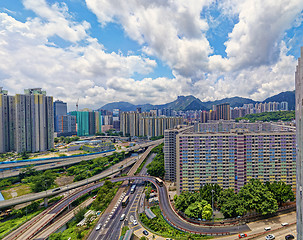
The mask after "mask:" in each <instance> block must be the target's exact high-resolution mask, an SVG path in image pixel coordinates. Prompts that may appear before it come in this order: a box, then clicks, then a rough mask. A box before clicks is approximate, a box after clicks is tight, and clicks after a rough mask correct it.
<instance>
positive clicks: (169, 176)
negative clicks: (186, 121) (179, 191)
mask: <svg viewBox="0 0 303 240" xmlns="http://www.w3.org/2000/svg"><path fill="white" fill-rule="evenodd" d="M192 130H193V126H180V127H179V128H174V129H167V130H165V131H164V149H163V152H164V169H165V176H164V177H165V180H167V181H172V182H176V162H177V156H176V137H177V135H178V134H179V133H184V132H190V131H192Z"/></svg>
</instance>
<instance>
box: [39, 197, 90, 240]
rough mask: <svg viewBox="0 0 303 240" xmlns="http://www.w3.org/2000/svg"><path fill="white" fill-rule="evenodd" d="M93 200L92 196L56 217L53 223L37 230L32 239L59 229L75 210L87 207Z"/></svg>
mask: <svg viewBox="0 0 303 240" xmlns="http://www.w3.org/2000/svg"><path fill="white" fill-rule="evenodd" d="M93 201H94V199H93V198H89V199H87V200H86V201H84V202H83V203H82V204H80V205H79V206H77V207H76V208H74V209H73V210H72V211H69V212H68V213H66V214H64V215H63V216H61V217H60V218H59V219H57V220H56V221H55V222H54V223H53V224H51V225H49V226H47V227H46V228H45V229H43V230H42V231H41V232H39V233H38V234H37V235H36V236H35V237H34V239H36V240H42V239H47V238H48V237H49V235H50V234H52V233H54V232H56V231H57V230H58V229H60V228H61V227H62V226H63V225H64V224H66V223H67V222H69V221H70V220H72V219H73V217H74V216H75V212H77V211H78V210H79V209H80V208H83V207H87V206H89V205H90V204H92V202H93Z"/></svg>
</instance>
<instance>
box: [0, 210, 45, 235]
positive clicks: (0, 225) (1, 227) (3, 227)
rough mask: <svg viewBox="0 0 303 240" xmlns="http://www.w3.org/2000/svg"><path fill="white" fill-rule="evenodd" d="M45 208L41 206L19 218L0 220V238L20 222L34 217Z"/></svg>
mask: <svg viewBox="0 0 303 240" xmlns="http://www.w3.org/2000/svg"><path fill="white" fill-rule="evenodd" d="M44 209H45V208H41V209H39V210H37V211H35V212H32V213H29V214H27V216H23V217H20V218H14V219H10V220H7V221H4V222H0V239H2V237H3V236H4V235H6V234H7V233H9V232H10V231H11V230H13V229H15V228H17V227H19V226H20V225H21V224H23V223H25V222H26V221H28V220H30V219H31V218H33V217H35V216H36V215H38V214H39V213H41V212H43V211H44Z"/></svg>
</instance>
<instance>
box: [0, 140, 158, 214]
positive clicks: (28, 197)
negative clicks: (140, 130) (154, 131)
mask: <svg viewBox="0 0 303 240" xmlns="http://www.w3.org/2000/svg"><path fill="white" fill-rule="evenodd" d="M161 140H162V139H161ZM153 143H155V141H154V142H153ZM160 143H161V141H160V142H159V141H158V142H156V144H154V145H152V146H149V148H148V149H147V150H146V151H145V152H144V153H143V154H142V155H141V156H140V158H139V161H138V163H137V166H136V167H139V165H140V164H141V162H142V161H143V160H144V159H145V158H146V157H147V155H148V154H149V153H150V151H151V150H152V149H153V148H154V147H155V146H157V145H159V144H160ZM137 160H138V157H137V156H135V157H130V158H126V159H124V160H123V161H121V162H119V163H117V164H115V165H114V166H111V167H110V168H108V169H106V170H105V171H103V172H102V173H100V174H97V175H95V176H93V177H91V178H88V179H84V180H81V181H79V182H74V183H72V184H68V185H66V186H63V187H60V188H54V189H50V190H47V191H43V192H39V193H33V194H27V195H24V196H21V197H17V198H13V199H9V200H4V201H0V209H2V208H7V207H11V206H15V205H18V204H21V203H25V202H30V201H34V200H37V199H41V198H49V197H52V196H55V195H58V194H59V193H63V192H66V191H69V190H72V189H75V188H79V187H82V186H85V185H88V184H90V183H95V182H97V181H99V180H100V179H103V178H106V177H109V176H111V175H113V174H115V173H118V172H120V171H121V170H123V169H124V168H127V167H129V166H131V165H133V164H135V163H136V162H137ZM134 172H135V168H132V169H131V173H130V174H131V175H133V174H134Z"/></svg>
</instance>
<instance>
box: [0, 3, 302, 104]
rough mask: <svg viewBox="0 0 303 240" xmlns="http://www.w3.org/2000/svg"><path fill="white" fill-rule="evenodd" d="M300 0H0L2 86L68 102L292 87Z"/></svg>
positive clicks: (263, 94) (248, 93) (214, 96)
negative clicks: (43, 93)
mask: <svg viewBox="0 0 303 240" xmlns="http://www.w3.org/2000/svg"><path fill="white" fill-rule="evenodd" d="M302 21H303V1H302V0H127V1H125V0H60V1H59V0H57V1H56V0H1V1H0V87H3V89H6V90H8V91H9V94H10V95H14V94H16V93H23V90H24V89H26V88H36V87H40V88H42V89H43V90H46V91H47V95H51V96H54V100H57V99H59V100H63V101H65V102H67V103H68V108H69V110H74V109H75V105H76V102H77V101H79V108H80V109H81V108H91V109H97V108H99V107H101V106H103V105H104V104H106V103H109V102H115V101H127V102H130V103H133V104H144V103H151V104H163V103H167V102H171V101H174V100H175V99H176V98H177V96H180V95H185V96H187V95H194V96H195V97H197V98H200V99H201V100H202V101H208V100H218V99H222V98H225V97H234V96H240V97H247V98H251V99H253V100H264V99H265V98H267V97H269V96H272V95H274V94H277V93H280V92H282V91H289V90H294V73H295V69H296V65H297V59H298V57H299V56H300V47H301V46H303V23H302Z"/></svg>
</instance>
